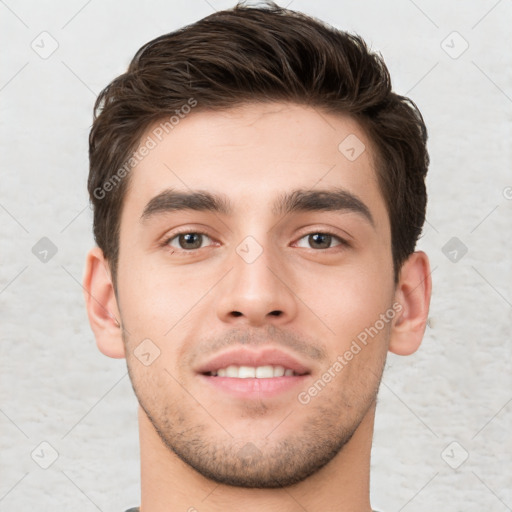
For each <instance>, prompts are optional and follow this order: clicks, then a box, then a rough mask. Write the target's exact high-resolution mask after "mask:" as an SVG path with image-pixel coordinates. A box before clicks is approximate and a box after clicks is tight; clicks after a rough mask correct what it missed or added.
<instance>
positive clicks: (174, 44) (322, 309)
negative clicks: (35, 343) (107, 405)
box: [85, 4, 430, 487]
mask: <svg viewBox="0 0 512 512" xmlns="http://www.w3.org/2000/svg"><path fill="white" fill-rule="evenodd" d="M426 138H427V135H426V129H425V126H424V123H423V119H422V116H421V114H420V112H419V111H418V109H417V108H416V106H415V105H414V103H413V102H412V101H411V100H409V99H407V98H405V97H402V96H399V95H397V94H395V93H394V92H392V89H391V82H390V77H389V74H388V70H387V68H386V66H385V64H384V62H383V60H382V58H381V57H380V56H379V55H377V54H375V53H372V52H371V51H370V50H369V49H368V47H367V46H366V44H365V43H364V41H363V40H362V39H361V38H360V37H358V36H355V35H351V34H348V33H345V32H342V31H339V30H336V29H334V28H332V27H329V26H327V25H325V24H323V23H322V22H320V21H318V20H315V19H312V18H310V17H307V16H305V15H302V14H300V13H296V12H293V11H289V10H286V9H281V8H279V7H277V6H275V5H273V4H269V5H268V6H267V7H266V8H251V7H244V6H237V7H236V8H234V9H232V10H228V11H221V12H217V13H215V14H213V15H211V16H208V17H207V18H204V19H202V20H200V21H198V22H196V23H194V24H192V25H189V26H187V27H185V28H183V29H180V30H177V31H175V32H172V33H170V34H166V35H164V36H161V37H159V38H157V39H155V40H153V41H151V42H149V43H147V44H146V45H144V46H143V47H142V48H141V49H140V50H139V51H138V52H137V53H136V55H135V57H134V58H133V60H132V62H131V63H130V65H129V68H128V70H127V72H126V73H124V74H123V75H121V76H119V77H118V78H116V79H115V80H113V81H112V83H111V84H109V85H108V86H107V87H106V88H105V89H104V90H103V91H102V92H101V93H100V95H99V97H98V99H97V102H96V105H95V119H94V123H93V127H92V130H91V133H90V140H89V143H90V147H89V155H90V174H89V182H88V187H89V193H90V197H91V201H92V204H93V208H94V235H95V239H96V242H97V245H98V247H97V248H95V249H94V250H93V251H91V253H90V255H89V257H88V264H87V271H86V277H85V288H86V289H87V290H88V292H89V293H88V295H87V302H88V311H89V317H90V320H91V325H92V327H93V330H94V332H95V334H96V338H97V341H98V345H99V347H100V349H101V350H102V351H103V352H104V353H105V354H107V355H110V356H113V357H126V358H127V364H128V369H129V372H130V377H131V380H132V385H133V388H134V391H135V393H136V395H137V398H138V399H139V403H140V405H141V407H142V409H143V410H144V412H145V414H146V415H147V418H148V420H149V422H150V423H151V425H152V426H153V427H154V429H155V431H156V432H158V435H159V436H160V438H161V440H162V441H163V443H164V444H165V445H166V446H167V447H168V448H169V450H170V451H172V452H173V453H175V454H176V455H177V456H178V457H180V458H181V459H182V460H183V461H185V462H186V463H187V464H189V465H190V466H191V467H193V468H194V469H196V470H197V471H198V472H199V473H201V474H203V475H204V476H207V477H209V478H212V479H214V480H217V481H219V482H223V483H227V484H230V485H238V486H246V487H277V486H281V485H289V484H291V483H296V482H299V481H301V480H303V479H304V478H306V477H307V476H309V475H311V474H313V473H314V472H316V471H318V470H319V469H320V468H322V467H323V466H325V465H326V464H328V463H329V462H330V461H331V460H332V459H333V458H335V457H336V456H338V454H339V453H340V452H341V451H342V449H343V447H344V446H345V445H346V444H347V443H348V442H349V440H350V439H351V437H352V436H353V435H354V433H355V432H356V431H357V429H358V428H359V426H360V425H361V423H362V422H363V421H365V419H367V418H368V415H370V414H371V413H372V410H373V407H374V405H375V399H376V395H377V391H378V386H379V383H380V378H381V375H382V371H383V367H384V363H385V358H386V354H387V351H388V350H392V351H394V352H396V353H399V354H408V353H411V352H413V351H414V350H416V348H417V347H418V346H419V344H420V342H421V338H422V335H423V332H424V329H425V321H426V314H427V311H428V302H429V297H430V278H429V272H428V260H427V259H426V256H425V255H424V254H423V253H420V252H415V246H416V242H417V239H418V237H419V235H420V233H421V229H422V226H423V223H424V219H425V208H426V190H425V176H426V172H427V167H428V154H427V150H426ZM240 348H241V349H243V351H245V352H244V355H245V356H247V357H249V359H250V358H253V359H254V365H256V366H257V363H258V361H260V359H259V358H260V356H261V357H263V359H265V358H267V359H268V357H270V358H272V357H278V358H279V357H281V356H282V355H283V354H284V356H286V357H288V358H292V359H293V361H295V363H296V364H297V365H298V366H300V367H301V372H303V373H304V375H301V376H300V377H299V376H294V377H291V379H294V380H295V381H296V382H295V383H294V384H293V385H290V384H287V385H288V386H289V388H287V390H286V391H282V392H279V393H274V394H272V396H270V394H269V395H268V396H267V394H265V393H266V392H265V393H263V394H262V395H258V396H251V397H249V398H247V396H246V395H244V394H243V393H242V394H240V393H238V394H237V393H236V392H234V393H233V390H232V389H231V390H229V391H225V390H221V391H219V389H218V388H217V387H216V386H219V382H220V380H219V382H215V383H213V384H212V379H216V378H217V379H219V377H218V376H217V377H216V376H215V375H214V374H215V372H216V371H217V370H218V369H219V368H213V367H211V366H212V365H214V366H215V365H217V366H218V365H221V364H224V363H221V362H218V361H217V362H213V359H215V358H216V357H217V356H226V357H227V359H226V361H228V362H229V357H231V356H229V353H231V351H232V350H233V349H240ZM275 350H277V351H278V352H279V353H280V354H281V355H278V356H276V355H275V354H274V355H269V354H270V352H271V351H275ZM141 353H144V354H150V356H147V357H146V360H145V361H141V359H143V358H141V357H140V355H141ZM349 353H350V354H352V355H350V354H349ZM262 354H266V355H264V356H262ZM267 356H268V357H267ZM233 357H234V356H233ZM286 357H285V359H286ZM340 358H341V359H340ZM263 359H262V361H263ZM150 360H151V363H150V364H146V363H148V362H149V361H150ZM265 360H266V359H265ZM223 361H224V360H223ZM286 361H287V363H286V364H288V363H289V364H292V362H290V361H288V360H286ZM295 363H293V364H295ZM283 364H284V363H283ZM263 366H265V365H263ZM267 366H268V365H267ZM275 366H276V365H274V367H275ZM211 372H213V375H212V374H210V373H211ZM326 372H327V374H328V375H330V377H328V376H326V375H327V374H326ZM296 373H300V372H296ZM324 377H325V378H324ZM282 378H283V379H284V378H285V377H282ZM240 380H242V379H240ZM263 380H265V379H261V381H263ZM270 380H271V379H269V382H270ZM290 382H291V381H290ZM322 383H323V384H322ZM260 384H261V383H260ZM313 388H314V389H316V391H314V389H313ZM291 396H293V397H294V400H290V397H291ZM192 397H194V398H192ZM287 414H288V416H286V415H287ZM285 416H286V417H287V419H286V421H285V422H283V424H282V425H281V426H280V427H279V429H276V430H274V429H275V426H276V425H277V423H278V420H279V419H282V418H283V417H285ZM270 432H272V434H269V433H270ZM276 454H277V456H276ZM306 455H307V456H306ZM240 469H244V471H242V472H241V471H240Z"/></svg>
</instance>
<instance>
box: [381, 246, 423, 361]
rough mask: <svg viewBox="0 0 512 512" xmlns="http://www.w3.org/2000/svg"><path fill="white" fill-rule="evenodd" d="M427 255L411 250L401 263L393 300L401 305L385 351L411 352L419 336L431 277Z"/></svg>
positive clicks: (421, 330)
mask: <svg viewBox="0 0 512 512" xmlns="http://www.w3.org/2000/svg"><path fill="white" fill-rule="evenodd" d="M430 274H431V272H430V265H429V261H428V256H427V255H426V254H425V253H424V252H423V251H417V252H414V253H413V254H411V255H410V256H409V258H408V259H407V260H406V261H405V263H404V264H403V265H402V268H401V270H400V278H399V282H398V284H397V287H396V292H395V300H396V301H397V302H398V303H399V304H400V305H401V306H402V309H401V311H400V314H399V315H398V316H397V317H396V319H395V321H394V323H393V328H392V330H391V338H390V342H389V351H390V352H393V353H395V354H399V355H409V354H412V353H413V352H415V351H416V350H417V349H418V348H419V346H420V344H421V341H422V339H423V335H424V333H425V328H426V325H427V319H428V309H429V306H430V296H431V292H432V279H431V276H430Z"/></svg>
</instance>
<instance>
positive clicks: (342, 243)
mask: <svg viewBox="0 0 512 512" xmlns="http://www.w3.org/2000/svg"><path fill="white" fill-rule="evenodd" d="M187 234H194V235H203V236H206V237H208V238H209V239H210V240H213V238H212V237H211V236H209V235H208V234H207V233H204V232H203V231H193V230H190V229H184V230H181V231H176V232H175V233H173V234H172V236H170V237H168V238H166V239H165V240H164V242H163V243H162V246H163V247H167V248H169V249H171V250H172V252H173V253H174V252H180V253H182V254H183V253H184V254H187V253H190V254H189V255H190V256H192V255H194V253H195V252H196V251H199V250H200V249H205V247H200V248H198V249H188V250H187V249H182V248H177V247H171V246H170V245H169V244H170V243H171V241H172V240H174V239H175V238H177V237H178V236H179V235H187ZM316 234H321V235H329V236H331V237H332V238H334V239H336V240H337V241H338V242H339V244H338V245H335V246H333V247H328V248H327V249H313V248H310V250H312V251H315V252H323V251H327V250H329V249H334V248H336V247H351V244H350V243H349V242H347V240H345V239H344V238H341V237H340V236H339V235H337V234H336V233H334V232H332V231H329V230H316V231H309V232H307V233H305V234H303V235H302V236H300V237H299V238H298V239H297V241H299V240H302V239H303V238H305V237H307V236H309V235H316Z"/></svg>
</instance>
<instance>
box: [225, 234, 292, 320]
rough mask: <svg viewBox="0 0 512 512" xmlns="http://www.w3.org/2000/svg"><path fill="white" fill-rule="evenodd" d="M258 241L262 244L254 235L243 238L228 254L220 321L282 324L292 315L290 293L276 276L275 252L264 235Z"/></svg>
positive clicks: (279, 260)
mask: <svg viewBox="0 0 512 512" xmlns="http://www.w3.org/2000/svg"><path fill="white" fill-rule="evenodd" d="M259 238H260V240H261V241H262V243H260V241H258V240H257V239H256V237H255V236H252V235H248V236H246V237H245V238H244V239H243V240H242V241H241V242H240V243H239V244H238V245H237V246H236V248H235V250H234V252H233V254H232V255H231V259H230V267H231V268H232V270H231V272H229V276H227V277H228V279H226V281H225V282H224V283H223V286H222V290H219V292H220V295H221V296H220V299H219V302H218V311H217V314H218V316H219V317H220V318H221V319H222V320H223V321H227V322H235V321H236V322H238V323H239V322H247V323H250V324H253V325H261V324H263V323H266V322H269V321H271V322H273V323H275V322H279V323H284V322H287V321H289V320H290V319H291V318H292V317H293V316H294V315H295V313H296V304H295V299H294V296H293V293H291V291H290V290H289V289H288V288H287V286H286V285H285V279H283V278H282V277H280V276H279V274H280V273H281V271H280V269H281V268H282V261H281V258H280V256H279V251H278V249H277V248H274V247H271V245H270V241H269V239H268V237H265V235H260V237H259ZM278 276H279V277H278ZM236 319H238V320H236Z"/></svg>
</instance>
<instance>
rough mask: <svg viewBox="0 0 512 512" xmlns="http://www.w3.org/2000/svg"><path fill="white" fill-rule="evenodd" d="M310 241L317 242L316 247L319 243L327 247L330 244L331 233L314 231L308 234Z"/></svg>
mask: <svg viewBox="0 0 512 512" xmlns="http://www.w3.org/2000/svg"><path fill="white" fill-rule="evenodd" d="M309 241H310V243H313V245H314V244H317V247H318V246H319V245H320V246H321V247H322V248H329V246H330V245H331V235H327V234H325V233H314V234H312V235H309Z"/></svg>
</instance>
